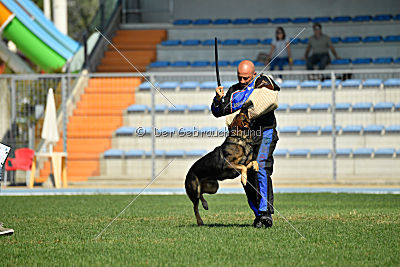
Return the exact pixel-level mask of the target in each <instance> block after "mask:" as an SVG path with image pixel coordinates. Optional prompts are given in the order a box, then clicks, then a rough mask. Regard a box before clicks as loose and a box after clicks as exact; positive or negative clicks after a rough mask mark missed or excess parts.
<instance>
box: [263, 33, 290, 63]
mask: <svg viewBox="0 0 400 267" xmlns="http://www.w3.org/2000/svg"><path fill="white" fill-rule="evenodd" d="M275 57H276V58H275ZM274 58H275V59H274ZM272 59H273V60H272ZM271 60H272V61H271ZM266 63H267V64H268V63H270V70H274V69H275V67H276V66H278V68H279V70H283V66H284V65H286V64H288V63H289V65H290V66H292V63H293V60H292V53H291V51H290V42H289V39H287V38H286V33H285V30H284V29H283V28H282V27H278V28H276V31H275V38H274V40H273V41H272V46H271V51H270V52H269V54H268V57H267V62H266Z"/></svg>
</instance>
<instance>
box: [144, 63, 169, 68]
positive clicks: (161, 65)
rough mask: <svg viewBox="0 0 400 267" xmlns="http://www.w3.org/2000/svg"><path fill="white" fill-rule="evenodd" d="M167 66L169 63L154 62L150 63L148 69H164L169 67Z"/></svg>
mask: <svg viewBox="0 0 400 267" xmlns="http://www.w3.org/2000/svg"><path fill="white" fill-rule="evenodd" d="M169 64H170V62H169V61H156V62H152V63H150V65H149V67H150V68H166V67H168V66H169Z"/></svg>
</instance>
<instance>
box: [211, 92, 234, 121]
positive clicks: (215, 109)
mask: <svg viewBox="0 0 400 267" xmlns="http://www.w3.org/2000/svg"><path fill="white" fill-rule="evenodd" d="M228 95H230V90H228V93H227V94H226V95H224V87H223V86H218V87H217V88H215V97H214V99H213V102H212V104H211V112H212V114H213V115H214V116H215V117H217V118H218V117H221V116H225V115H228V114H230V113H231V105H230V101H229V96H228Z"/></svg>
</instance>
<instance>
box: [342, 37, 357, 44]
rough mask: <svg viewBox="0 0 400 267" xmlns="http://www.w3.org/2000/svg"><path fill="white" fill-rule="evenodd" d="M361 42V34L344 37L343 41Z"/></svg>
mask: <svg viewBox="0 0 400 267" xmlns="http://www.w3.org/2000/svg"><path fill="white" fill-rule="evenodd" d="M359 42H361V37H360V36H348V37H346V38H344V39H342V43H359Z"/></svg>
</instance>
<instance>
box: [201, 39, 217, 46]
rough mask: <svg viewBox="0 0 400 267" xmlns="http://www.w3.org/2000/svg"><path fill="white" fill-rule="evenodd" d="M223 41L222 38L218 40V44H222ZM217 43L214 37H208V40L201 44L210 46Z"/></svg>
mask: <svg viewBox="0 0 400 267" xmlns="http://www.w3.org/2000/svg"><path fill="white" fill-rule="evenodd" d="M220 43H221V40H218V44H220ZM214 44H215V40H214V39H207V40H204V41H203V42H201V45H204V46H210V45H214Z"/></svg>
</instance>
